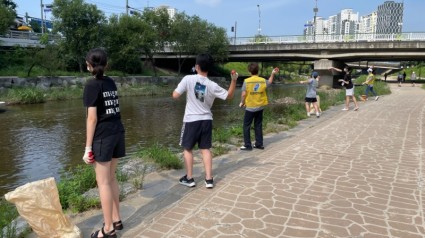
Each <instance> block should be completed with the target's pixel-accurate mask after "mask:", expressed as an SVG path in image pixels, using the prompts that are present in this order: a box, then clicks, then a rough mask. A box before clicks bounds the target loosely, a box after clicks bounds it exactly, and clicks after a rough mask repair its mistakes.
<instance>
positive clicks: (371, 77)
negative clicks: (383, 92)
mask: <svg viewBox="0 0 425 238" xmlns="http://www.w3.org/2000/svg"><path fill="white" fill-rule="evenodd" d="M367 72H368V73H369V75H368V76H367V79H366V81H365V82H363V85H365V84H366V90H365V95H366V100H367V98H368V97H369V91H371V92H372V94H373V95H374V96H375V101H377V100H378V99H379V96H378V94H376V92H375V90H373V84H374V82H375V75H373V73H372V69H368V70H367Z"/></svg>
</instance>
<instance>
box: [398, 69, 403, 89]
mask: <svg viewBox="0 0 425 238" xmlns="http://www.w3.org/2000/svg"><path fill="white" fill-rule="evenodd" d="M397 82H398V86H399V87H401V83H402V82H403V75H402V74H401V72H398V75H397Z"/></svg>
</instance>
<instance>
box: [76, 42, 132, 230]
mask: <svg viewBox="0 0 425 238" xmlns="http://www.w3.org/2000/svg"><path fill="white" fill-rule="evenodd" d="M86 63H87V70H88V71H89V72H90V73H91V74H92V75H93V79H90V80H89V81H87V84H86V85H85V87H84V96H83V102H84V106H85V107H86V108H87V118H86V148H85V152H84V156H83V160H84V162H86V163H87V164H94V170H95V172H96V181H97V187H98V188H99V197H100V203H101V205H102V212H103V221H104V225H103V227H102V228H101V229H100V230H98V231H96V232H94V233H93V234H92V235H91V238H96V237H110V238H116V237H117V234H116V230H122V229H123V225H122V223H121V217H120V207H119V191H120V190H119V188H118V182H117V178H116V173H115V172H116V169H117V166H118V158H121V157H124V156H125V139H124V138H125V136H124V126H123V124H122V123H121V114H120V105H119V101H118V94H117V86H116V85H115V82H114V81H113V80H112V79H111V78H110V77H108V76H105V75H104V71H105V69H106V65H107V55H106V52H105V51H104V50H102V49H99V48H98V49H93V50H90V51H89V53H88V54H87V57H86ZM99 235H102V236H99Z"/></svg>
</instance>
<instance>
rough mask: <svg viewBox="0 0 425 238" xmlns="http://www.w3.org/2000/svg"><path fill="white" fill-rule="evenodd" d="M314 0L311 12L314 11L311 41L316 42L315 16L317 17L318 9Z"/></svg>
mask: <svg viewBox="0 0 425 238" xmlns="http://www.w3.org/2000/svg"><path fill="white" fill-rule="evenodd" d="M315 1H316V6H315V7H314V8H313V12H314V20H313V27H314V32H313V42H316V29H317V22H316V18H317V12H318V11H319V8H317V0H315Z"/></svg>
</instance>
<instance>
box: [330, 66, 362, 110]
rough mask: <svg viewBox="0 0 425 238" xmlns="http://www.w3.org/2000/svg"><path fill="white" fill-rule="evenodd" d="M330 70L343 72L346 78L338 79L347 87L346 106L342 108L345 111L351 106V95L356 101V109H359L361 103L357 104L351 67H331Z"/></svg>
mask: <svg viewBox="0 0 425 238" xmlns="http://www.w3.org/2000/svg"><path fill="white" fill-rule="evenodd" d="M329 70H335V71H338V72H343V75H344V78H343V79H340V80H338V81H340V82H341V85H342V86H344V87H345V107H344V108H343V109H342V110H343V111H348V110H349V108H350V107H349V106H350V97H351V98H352V99H353V102H354V106H355V107H354V111H357V110H359V105H358V104H357V100H356V97H355V96H354V84H353V81H352V79H351V69H350V68H349V67H348V66H345V67H344V70H341V69H338V68H334V67H330V68H329Z"/></svg>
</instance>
